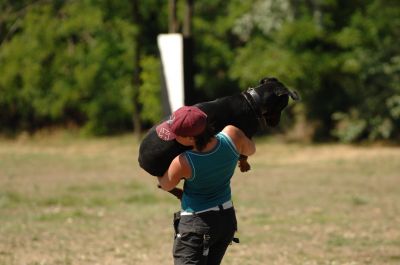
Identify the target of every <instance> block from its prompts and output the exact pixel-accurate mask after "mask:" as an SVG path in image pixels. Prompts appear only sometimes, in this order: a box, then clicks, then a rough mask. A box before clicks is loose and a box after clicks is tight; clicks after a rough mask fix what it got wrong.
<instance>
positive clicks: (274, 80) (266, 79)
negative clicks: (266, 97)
mask: <svg viewBox="0 0 400 265" xmlns="http://www.w3.org/2000/svg"><path fill="white" fill-rule="evenodd" d="M267 82H278V79H276V78H275V77H264V78H263V79H261V80H260V85H263V84H266V83H267Z"/></svg>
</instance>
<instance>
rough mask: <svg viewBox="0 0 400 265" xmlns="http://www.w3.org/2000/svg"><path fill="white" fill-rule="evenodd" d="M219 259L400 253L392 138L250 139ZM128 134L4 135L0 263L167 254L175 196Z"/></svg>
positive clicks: (399, 258)
mask: <svg viewBox="0 0 400 265" xmlns="http://www.w3.org/2000/svg"><path fill="white" fill-rule="evenodd" d="M257 147H258V150H257V154H256V155H255V156H254V157H252V158H251V160H250V162H251V165H252V170H251V171H250V172H249V173H246V174H242V173H240V172H239V171H237V172H236V174H235V176H234V178H233V181H232V188H233V194H234V203H235V207H236V209H237V216H238V222H239V233H238V236H239V237H240V239H241V243H240V244H234V245H232V246H231V247H230V248H229V249H228V252H227V254H226V256H225V259H224V261H223V264H225V265H227V264H234V265H247V264H249V265H251V264H276V265H285V264H304V265H314V264H315V265H316V264H323V265H328V264H329V265H339V264H348V265H350V264H351V265H356V264H374V265H375V264H376V265H382V264H400V148H394V147H354V146H344V145H318V146H313V145H301V144H285V143H281V142H279V141H277V140H273V139H268V140H266V139H257ZM137 150H138V147H137V143H136V142H135V140H134V139H133V137H131V136H123V137H116V138H105V139H82V138H79V137H77V138H74V137H72V136H65V137H64V136H57V137H53V136H52V137H40V138H38V139H36V138H35V139H25V140H24V139H22V140H17V141H7V140H0V265H39V264H40V265H57V264H60V265H72V264H88V265H89V264H90V265H95V264H99V265H106V264H109V265H119V264H121V265H122V264H126V265H129V264H149V265H154V264H156V265H157V264H173V262H172V257H171V249H172V238H173V234H172V233H173V232H172V226H171V222H172V213H173V212H174V211H175V210H176V209H178V208H179V204H178V201H177V200H176V199H174V198H172V196H170V195H169V194H167V193H165V192H163V191H161V190H158V189H157V188H156V186H155V185H156V181H155V179H154V178H153V177H150V176H148V175H147V174H146V173H145V172H144V171H142V170H141V169H140V168H139V167H138V165H137V162H136V161H137Z"/></svg>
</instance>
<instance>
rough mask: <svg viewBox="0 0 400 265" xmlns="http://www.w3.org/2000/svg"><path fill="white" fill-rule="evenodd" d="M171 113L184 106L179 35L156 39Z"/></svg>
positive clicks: (173, 34)
mask: <svg viewBox="0 0 400 265" xmlns="http://www.w3.org/2000/svg"><path fill="white" fill-rule="evenodd" d="M157 43H158V47H159V49H160V54H161V62H162V65H163V74H164V77H165V83H166V89H167V94H168V102H169V105H170V107H171V112H173V111H175V110H177V109H178V108H180V107H182V106H183V105H184V104H185V94H184V93H185V92H184V72H183V36H182V35H181V34H179V33H171V34H160V35H158V37H157Z"/></svg>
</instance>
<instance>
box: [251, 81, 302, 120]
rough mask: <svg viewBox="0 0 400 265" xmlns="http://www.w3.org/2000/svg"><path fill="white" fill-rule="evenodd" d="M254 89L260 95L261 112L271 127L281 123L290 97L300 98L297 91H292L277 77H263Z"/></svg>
mask: <svg viewBox="0 0 400 265" xmlns="http://www.w3.org/2000/svg"><path fill="white" fill-rule="evenodd" d="M254 90H255V91H256V92H257V93H258V95H259V96H260V101H261V102H260V103H261V104H260V108H261V112H262V115H263V117H264V119H265V121H266V123H267V125H268V126H270V127H274V126H276V125H278V124H279V121H280V119H281V112H282V110H283V109H284V108H286V106H287V105H288V102H289V97H291V98H292V99H293V100H295V101H298V100H300V97H299V95H298V94H297V92H295V91H290V90H289V89H288V88H287V87H285V85H284V84H282V83H281V82H280V81H279V80H278V79H276V78H269V77H266V78H263V79H261V80H260V84H259V85H258V86H257V87H255V88H254Z"/></svg>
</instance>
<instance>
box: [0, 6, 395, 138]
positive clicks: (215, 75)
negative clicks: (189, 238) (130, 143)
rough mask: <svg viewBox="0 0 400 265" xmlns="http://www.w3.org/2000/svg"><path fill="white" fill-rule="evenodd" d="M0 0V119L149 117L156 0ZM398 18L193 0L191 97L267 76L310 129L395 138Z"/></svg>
mask: <svg viewBox="0 0 400 265" xmlns="http://www.w3.org/2000/svg"><path fill="white" fill-rule="evenodd" d="M178 3H179V4H178V7H179V8H178V11H179V18H180V19H182V17H183V15H182V14H183V13H182V11H183V10H184V8H183V1H178ZM135 4H137V7H138V8H137V10H136V9H135ZM0 8H1V10H2V11H4V12H2V16H1V17H0V73H1V76H0V110H1V111H0V131H3V132H4V131H9V132H18V131H21V130H28V131H34V130H36V129H38V128H41V127H43V126H65V125H68V124H76V125H78V126H79V127H81V128H83V131H84V132H87V133H89V134H99V135H101V134H110V133H114V132H119V131H124V130H128V129H130V128H132V126H133V125H132V120H133V119H132V116H133V115H134V114H135V115H137V114H138V115H139V116H140V120H141V121H143V122H145V124H148V123H155V122H157V121H158V120H159V119H160V117H161V116H162V113H161V112H162V109H161V103H160V76H159V73H160V72H161V71H160V66H159V61H158V60H159V59H158V58H159V55H158V48H157V43H156V37H157V35H158V34H159V33H165V32H166V31H167V21H168V20H167V14H168V2H167V1H161V0H148V1H138V0H132V1H100V2H99V1H95V0H84V1H66V0H57V1H46V0H44V1H31V0H21V1H10V0H6V1H1V2H0ZM135 12H136V13H135ZM399 28H400V2H399V1H395V0H367V1H361V0H356V1H342V0H329V1H319V0H318V1H294V0H282V1H275V0H252V1H240V0H232V1H223V0H213V1H211V0H205V1H197V2H196V3H194V17H193V28H192V32H193V39H194V58H193V61H194V72H195V77H194V81H195V89H196V93H195V94H196V95H197V96H198V98H197V101H201V100H206V99H214V98H215V97H219V96H224V95H227V94H232V93H235V92H238V91H240V90H243V89H245V88H246V87H248V86H252V85H254V84H256V83H257V82H258V80H259V79H260V78H262V77H264V76H275V77H277V78H279V79H280V80H282V81H283V82H284V83H285V84H287V85H288V86H289V87H293V88H295V89H297V90H299V92H300V94H301V95H302V99H303V101H302V103H301V104H303V106H302V108H303V107H304V109H305V115H306V118H307V121H308V122H309V123H310V124H313V126H315V133H314V137H315V139H332V138H334V139H338V140H340V141H344V142H353V141H359V140H363V139H371V140H374V139H399V137H400V99H399V98H400V85H399V84H400V46H399V45H398V43H397V42H398V39H400V31H399ZM137 73H139V75H135V74H137ZM137 77H140V80H137ZM136 100H137V101H138V102H136ZM138 103H139V104H138ZM137 111H138V112H137ZM293 115H298V114H297V113H293ZM137 125H138V124H135V127H137Z"/></svg>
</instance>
